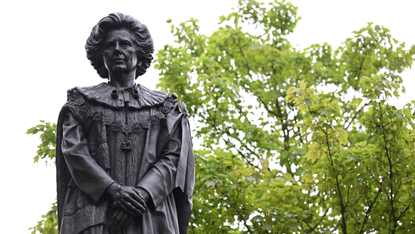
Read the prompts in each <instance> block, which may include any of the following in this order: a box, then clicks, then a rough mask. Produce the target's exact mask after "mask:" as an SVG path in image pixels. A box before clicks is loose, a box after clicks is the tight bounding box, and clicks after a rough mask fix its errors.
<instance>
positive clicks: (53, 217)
mask: <svg viewBox="0 0 415 234" xmlns="http://www.w3.org/2000/svg"><path fill="white" fill-rule="evenodd" d="M29 230H32V232H31V234H36V233H42V234H58V215H57V207H56V202H55V203H53V204H52V208H51V210H50V211H48V213H46V215H42V219H41V220H40V221H38V222H37V225H36V226H35V227H31V228H29Z"/></svg>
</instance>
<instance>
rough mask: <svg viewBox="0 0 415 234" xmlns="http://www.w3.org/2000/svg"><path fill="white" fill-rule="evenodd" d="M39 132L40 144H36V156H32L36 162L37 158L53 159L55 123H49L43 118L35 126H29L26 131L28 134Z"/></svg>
mask: <svg viewBox="0 0 415 234" xmlns="http://www.w3.org/2000/svg"><path fill="white" fill-rule="evenodd" d="M38 133H40V136H39V138H40V142H41V143H40V145H38V146H37V149H38V150H37V152H36V156H35V157H34V158H33V160H34V162H35V163H37V162H38V161H39V159H45V160H46V162H47V160H52V161H53V162H54V161H55V148H56V123H49V122H46V123H45V121H44V120H41V121H40V124H38V125H36V126H35V127H32V128H29V129H28V130H27V132H26V134H28V135H36V134H38Z"/></svg>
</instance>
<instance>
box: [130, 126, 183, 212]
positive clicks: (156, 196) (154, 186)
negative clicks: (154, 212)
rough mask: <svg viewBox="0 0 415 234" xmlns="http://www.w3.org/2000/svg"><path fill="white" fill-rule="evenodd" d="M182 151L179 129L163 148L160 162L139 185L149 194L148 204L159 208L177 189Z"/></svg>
mask: <svg viewBox="0 0 415 234" xmlns="http://www.w3.org/2000/svg"><path fill="white" fill-rule="evenodd" d="M180 150H181V129H180V128H177V129H176V131H175V132H174V133H173V134H172V137H171V138H170V140H169V141H168V142H167V144H166V146H165V147H164V148H163V150H162V152H161V154H160V157H159V160H158V161H157V162H156V163H155V164H154V165H153V167H152V168H151V169H150V170H149V171H148V172H147V174H146V175H145V176H144V177H143V178H142V179H141V181H140V182H139V183H138V185H137V187H139V188H142V189H144V190H146V191H147V192H148V193H149V195H150V197H151V199H150V200H149V201H148V203H150V204H151V205H153V206H154V207H157V206H158V205H159V204H160V203H161V202H162V201H163V200H164V199H165V198H166V197H167V196H168V195H169V194H170V193H171V191H172V190H173V189H174V187H175V182H176V171H177V166H178V163H179V156H180Z"/></svg>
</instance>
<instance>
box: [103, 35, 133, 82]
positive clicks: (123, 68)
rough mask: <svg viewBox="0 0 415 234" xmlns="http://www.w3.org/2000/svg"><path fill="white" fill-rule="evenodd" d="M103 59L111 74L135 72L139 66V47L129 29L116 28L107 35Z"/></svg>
mask: <svg viewBox="0 0 415 234" xmlns="http://www.w3.org/2000/svg"><path fill="white" fill-rule="evenodd" d="M103 59H104V64H105V67H106V68H107V70H108V72H109V73H110V74H117V73H124V74H128V73H131V72H134V74H135V70H136V67H137V62H138V58H137V49H136V46H135V45H134V42H133V40H132V35H131V33H130V31H129V30H127V29H114V30H112V31H110V32H109V33H108V35H107V38H106V40H105V44H104V52H103Z"/></svg>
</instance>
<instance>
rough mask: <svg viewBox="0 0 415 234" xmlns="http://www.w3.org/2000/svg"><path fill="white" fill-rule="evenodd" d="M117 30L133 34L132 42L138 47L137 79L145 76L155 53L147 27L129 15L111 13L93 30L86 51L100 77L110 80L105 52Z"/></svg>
mask: <svg viewBox="0 0 415 234" xmlns="http://www.w3.org/2000/svg"><path fill="white" fill-rule="evenodd" d="M116 29H127V30H129V31H130V32H131V35H133V36H132V41H133V43H134V44H135V46H136V47H137V53H138V54H137V58H138V63H137V71H136V76H135V77H136V78H137V77H138V76H141V75H143V74H144V73H145V72H146V70H147V68H149V67H150V65H151V61H152V60H153V56H152V53H153V51H154V45H153V39H152V38H151V35H150V32H149V31H148V29H147V26H145V25H144V24H142V23H141V22H140V21H138V20H136V19H134V18H133V17H131V16H129V15H125V14H122V13H111V14H109V15H108V16H106V17H104V18H102V19H101V20H100V21H99V22H98V24H97V25H95V26H94V28H93V29H92V32H91V35H90V36H89V37H88V39H87V41H86V44H85V50H86V56H87V58H88V59H89V60H90V61H91V65H92V66H93V67H94V68H95V70H97V72H98V74H99V76H101V77H102V78H108V77H109V75H108V71H107V68H106V67H105V65H104V60H103V50H104V43H105V39H106V37H107V35H108V33H109V32H110V31H112V30H116Z"/></svg>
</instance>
